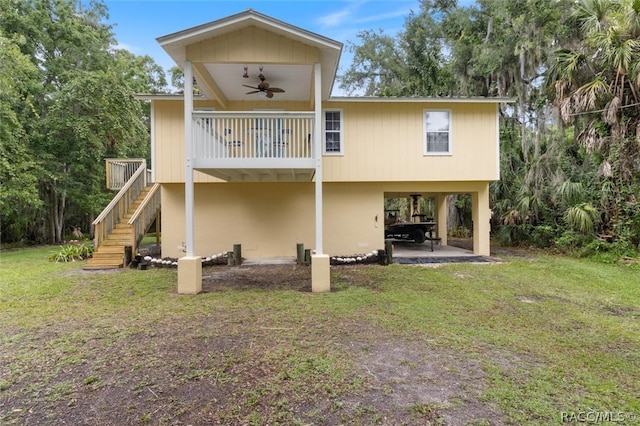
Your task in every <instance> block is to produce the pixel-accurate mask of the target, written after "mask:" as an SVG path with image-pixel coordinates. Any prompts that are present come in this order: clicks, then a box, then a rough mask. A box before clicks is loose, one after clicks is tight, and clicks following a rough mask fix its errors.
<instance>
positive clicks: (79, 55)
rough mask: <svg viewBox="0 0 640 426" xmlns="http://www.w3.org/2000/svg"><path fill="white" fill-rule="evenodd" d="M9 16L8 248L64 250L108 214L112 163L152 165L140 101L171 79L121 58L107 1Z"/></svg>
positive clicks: (1, 100)
mask: <svg viewBox="0 0 640 426" xmlns="http://www.w3.org/2000/svg"><path fill="white" fill-rule="evenodd" d="M0 10H2V13H1V14H0V83H1V84H2V86H0V89H1V90H0V116H1V117H2V120H1V121H0V136H1V137H0V140H1V141H2V145H1V147H0V165H1V166H2V167H1V168H0V183H2V185H1V186H0V187H1V188H2V190H1V191H0V219H1V221H0V222H1V223H2V240H3V242H12V241H17V240H22V239H24V240H27V241H30V242H50V243H58V242H60V241H62V238H63V235H64V233H65V230H66V229H69V228H70V227H71V226H80V227H82V228H84V229H85V230H88V229H89V227H90V223H91V221H92V218H93V217H95V215H96V214H97V213H98V212H99V211H100V210H101V209H102V208H103V207H104V206H105V205H106V204H107V202H108V200H109V198H110V196H111V194H109V193H108V192H107V190H106V189H105V188H104V184H103V176H104V159H105V158H106V157H120V156H123V157H128V156H135V157H143V158H146V157H148V156H149V132H148V125H149V120H148V114H149V112H148V106H145V105H143V104H142V103H141V101H137V100H135V99H134V98H133V96H132V95H133V94H134V93H136V92H160V91H163V90H164V88H165V86H166V78H165V76H164V71H163V70H162V68H160V67H159V66H158V65H156V64H155V63H154V62H153V60H152V59H151V58H150V57H148V56H142V57H138V56H135V55H133V54H132V53H130V52H127V51H124V50H119V49H114V48H113V46H114V45H115V40H114V38H113V34H112V32H111V27H110V26H108V25H106V24H104V23H103V21H104V19H105V18H106V17H107V8H106V6H105V5H104V4H103V3H102V2H101V1H90V2H88V3H86V2H84V3H83V4H82V5H81V8H79V7H78V3H77V2H75V1H71V0H56V1H49V0H36V1H27V0H0ZM5 118H6V120H5ZM16 200H20V202H18V203H17V202H16ZM8 206H9V207H8ZM15 206H20V207H19V208H18V209H16V208H15Z"/></svg>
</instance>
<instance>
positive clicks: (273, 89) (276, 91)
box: [269, 87, 284, 93]
mask: <svg viewBox="0 0 640 426" xmlns="http://www.w3.org/2000/svg"><path fill="white" fill-rule="evenodd" d="M269 91H270V92H275V93H284V89H281V88H279V87H272V88H270V89H269Z"/></svg>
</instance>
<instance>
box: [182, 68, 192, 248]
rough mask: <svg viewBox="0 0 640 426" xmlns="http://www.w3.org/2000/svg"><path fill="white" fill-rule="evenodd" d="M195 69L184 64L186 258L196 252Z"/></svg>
mask: <svg viewBox="0 0 640 426" xmlns="http://www.w3.org/2000/svg"><path fill="white" fill-rule="evenodd" d="M192 116H193V69H192V67H191V62H190V61H185V63H184V156H185V167H184V210H185V211H184V215H185V226H186V228H185V247H186V251H187V253H186V256H187V257H193V256H194V252H195V242H194V240H195V226H194V220H193V216H194V185H193V163H194V158H193V137H192V134H191V129H192V126H191V122H192V121H193V118H192Z"/></svg>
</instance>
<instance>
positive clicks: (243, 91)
mask: <svg viewBox="0 0 640 426" xmlns="http://www.w3.org/2000/svg"><path fill="white" fill-rule="evenodd" d="M245 66H248V75H249V77H248V78H244V77H243V73H244V67H245ZM259 67H260V65H250V64H240V63H236V64H205V69H206V70H207V71H208V73H209V75H210V76H211V78H212V79H213V80H214V81H215V82H216V85H217V86H218V87H219V89H220V91H222V93H223V95H224V97H225V98H226V99H228V100H231V101H250V100H256V99H260V100H265V99H267V98H266V96H265V93H263V92H259V93H252V94H247V92H252V91H253V89H250V88H248V87H245V86H243V85H247V86H253V87H257V86H258V84H260V79H259V74H260V70H259ZM312 72H313V67H312V66H311V65H278V64H269V65H263V73H264V76H265V81H266V82H267V83H269V87H278V88H281V89H283V90H284V91H285V92H284V93H274V96H273V98H271V99H272V100H274V101H306V100H309V97H310V94H311V87H312V77H313V74H312Z"/></svg>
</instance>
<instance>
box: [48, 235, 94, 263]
mask: <svg viewBox="0 0 640 426" xmlns="http://www.w3.org/2000/svg"><path fill="white" fill-rule="evenodd" d="M91 255H93V245H92V244H85V243H81V242H79V241H75V240H71V241H69V243H68V244H65V245H63V246H60V251H59V252H57V253H54V254H53V255H51V256H50V257H49V260H50V261H52V262H75V261H76V260H84V259H86V258H88V257H91Z"/></svg>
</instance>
